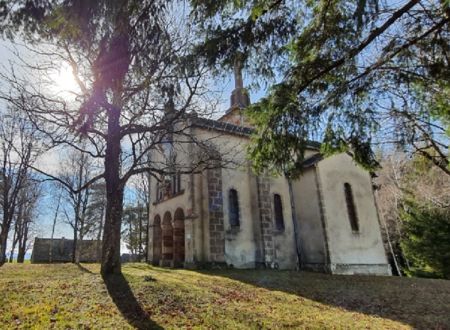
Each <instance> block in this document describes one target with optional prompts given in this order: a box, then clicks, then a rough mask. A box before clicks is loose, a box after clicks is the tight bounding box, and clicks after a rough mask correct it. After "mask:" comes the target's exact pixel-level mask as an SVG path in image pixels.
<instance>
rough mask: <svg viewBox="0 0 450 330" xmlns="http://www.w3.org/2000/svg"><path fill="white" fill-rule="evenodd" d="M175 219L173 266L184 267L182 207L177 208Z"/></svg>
mask: <svg viewBox="0 0 450 330" xmlns="http://www.w3.org/2000/svg"><path fill="white" fill-rule="evenodd" d="M173 219H174V220H173V266H174V267H183V266H184V259H185V247H184V244H185V243H184V236H185V228H184V212H183V210H182V209H180V208H179V209H177V210H176V211H175V214H174V216H173Z"/></svg>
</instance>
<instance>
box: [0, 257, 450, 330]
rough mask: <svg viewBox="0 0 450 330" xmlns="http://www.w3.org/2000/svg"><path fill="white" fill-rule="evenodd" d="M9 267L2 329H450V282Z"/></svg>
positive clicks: (1, 303) (1, 275)
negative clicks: (108, 272) (119, 273)
mask: <svg viewBox="0 0 450 330" xmlns="http://www.w3.org/2000/svg"><path fill="white" fill-rule="evenodd" d="M98 271H99V266H98V265H83V266H82V267H77V266H76V265H72V264H60V265H31V264H26V265H17V264H6V265H5V266H4V267H2V268H0V329H16V328H18V329H20V328H27V329H28V328H32V329H49V328H54V329H128V328H140V329H151V328H155V329H157V328H169V329H178V328H187V329H204V328H206V329H284V328H307V329H319V328H337V329H341V328H352V329H354V328H360V329H367V328H371V329H381V328H384V329H404V328H405V329H406V328H411V327H415V328H421V329H450V281H443V280H428V279H409V278H393V277H390V278H389V277H369V276H329V275H324V274H315V273H306V272H301V273H299V272H287V271H266V270H264V271H263V270H258V271H253V270H220V271H218V270H214V271H189V270H170V269H164V268H155V267H151V266H148V265H145V264H127V265H125V266H124V268H123V272H124V277H122V276H114V277H111V278H109V279H107V280H106V281H103V279H102V278H101V276H100V275H99V274H98Z"/></svg>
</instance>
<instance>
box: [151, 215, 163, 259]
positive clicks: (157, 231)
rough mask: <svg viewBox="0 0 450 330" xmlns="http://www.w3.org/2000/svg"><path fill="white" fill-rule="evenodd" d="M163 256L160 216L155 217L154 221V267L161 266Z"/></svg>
mask: <svg viewBox="0 0 450 330" xmlns="http://www.w3.org/2000/svg"><path fill="white" fill-rule="evenodd" d="M161 255H162V228H161V217H160V216H159V214H157V215H155V218H154V219H153V259H152V263H153V264H154V265H159V263H160V261H161Z"/></svg>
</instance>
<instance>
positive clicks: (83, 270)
mask: <svg viewBox="0 0 450 330" xmlns="http://www.w3.org/2000/svg"><path fill="white" fill-rule="evenodd" d="M75 265H77V267H78V269H79V270H81V271H82V272H83V273H87V274H91V275H93V274H95V273H93V272H92V271H90V270H89V269H87V268H86V267H83V266H82V265H81V264H75Z"/></svg>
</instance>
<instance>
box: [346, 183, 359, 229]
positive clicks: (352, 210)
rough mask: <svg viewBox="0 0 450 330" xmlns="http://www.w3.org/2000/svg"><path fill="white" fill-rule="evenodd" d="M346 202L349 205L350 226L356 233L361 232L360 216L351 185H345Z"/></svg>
mask: <svg viewBox="0 0 450 330" xmlns="http://www.w3.org/2000/svg"><path fill="white" fill-rule="evenodd" d="M344 191H345V202H346V203H347V213H348V219H349V221H350V226H351V227H352V230H353V231H354V232H358V231H359V221H358V214H357V213H356V207H355V201H354V199H353V191H352V186H351V185H350V183H347V182H346V183H344Z"/></svg>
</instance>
